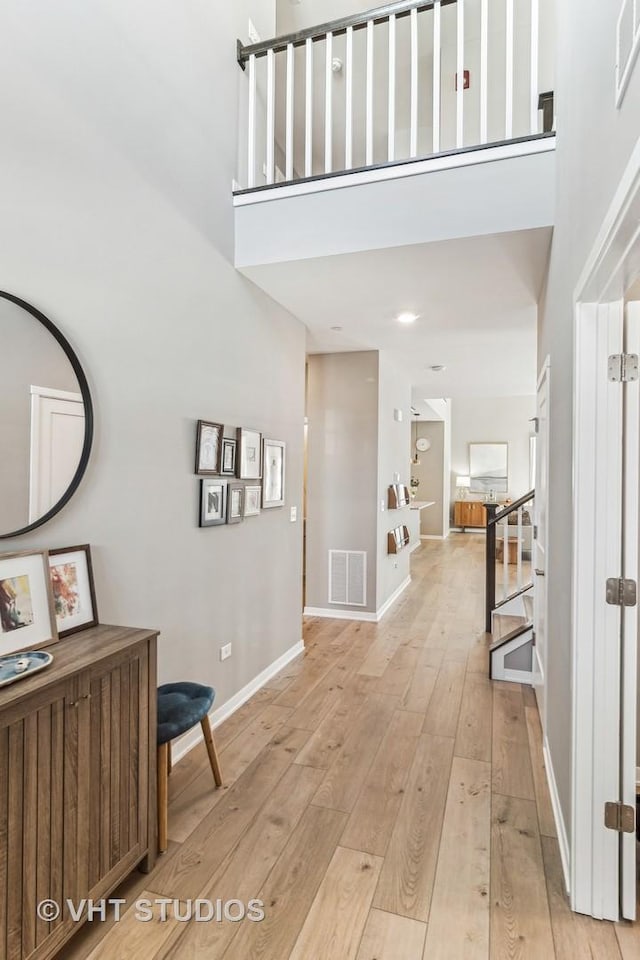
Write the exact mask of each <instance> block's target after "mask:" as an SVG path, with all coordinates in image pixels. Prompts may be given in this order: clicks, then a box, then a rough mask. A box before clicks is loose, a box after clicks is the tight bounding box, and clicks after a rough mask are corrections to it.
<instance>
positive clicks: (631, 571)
mask: <svg viewBox="0 0 640 960" xmlns="http://www.w3.org/2000/svg"><path fill="white" fill-rule="evenodd" d="M624 352H625V353H626V354H636V355H638V354H640V303H637V302H634V303H628V304H627V307H626V311H625V322H624ZM623 389H624V396H623V431H624V453H623V496H622V509H623V516H622V574H621V576H622V577H624V578H625V579H629V580H634V581H635V582H636V584H637V582H638V540H639V537H640V527H639V519H640V518H639V511H638V498H639V494H638V482H639V478H640V381H638V380H632V381H629V382H628V383H625V384H624V388H623ZM637 647H638V606H637V604H636V605H635V606H632V607H622V623H621V666H622V670H621V677H622V683H621V691H620V693H621V712H622V724H621V731H622V737H621V744H620V748H621V758H620V759H621V763H620V771H621V784H620V793H621V797H620V799H621V801H622V803H624V804H627V805H628V806H630V807H632V808H633V809H634V810H635V807H636V766H640V764H638V759H637V723H638V701H637V696H638V682H637V663H638V657H637ZM620 877H621V886H622V889H621V896H620V900H621V909H622V916H623V917H625V918H626V919H627V920H635V918H636V835H635V832H634V833H623V834H621V870H620Z"/></svg>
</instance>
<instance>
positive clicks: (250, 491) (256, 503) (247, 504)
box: [244, 484, 262, 517]
mask: <svg viewBox="0 0 640 960" xmlns="http://www.w3.org/2000/svg"><path fill="white" fill-rule="evenodd" d="M261 499H262V487H261V486H260V485H259V484H256V485H255V486H251V487H249V486H247V487H245V488H244V515H245V517H257V516H258V514H259V513H260V500H261Z"/></svg>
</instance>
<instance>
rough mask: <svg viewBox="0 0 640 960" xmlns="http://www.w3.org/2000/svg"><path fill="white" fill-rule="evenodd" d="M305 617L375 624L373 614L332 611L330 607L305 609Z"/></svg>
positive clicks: (375, 619) (376, 618)
mask: <svg viewBox="0 0 640 960" xmlns="http://www.w3.org/2000/svg"><path fill="white" fill-rule="evenodd" d="M302 615H303V616H305V617H328V618H329V619H331V620H362V621H363V622H365V623H377V622H378V617H377V614H375V613H360V612H359V611H358V610H339V609H336V610H334V609H333V608H332V607H305V608H304V610H303V611H302Z"/></svg>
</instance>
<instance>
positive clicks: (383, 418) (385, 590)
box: [377, 352, 411, 610]
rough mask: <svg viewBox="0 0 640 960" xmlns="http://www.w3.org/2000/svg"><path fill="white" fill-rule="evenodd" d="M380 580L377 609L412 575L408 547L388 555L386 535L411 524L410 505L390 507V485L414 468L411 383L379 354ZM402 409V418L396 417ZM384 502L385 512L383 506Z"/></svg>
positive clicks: (402, 480)
mask: <svg viewBox="0 0 640 960" xmlns="http://www.w3.org/2000/svg"><path fill="white" fill-rule="evenodd" d="M378 384H379V388H378V582H377V609H378V610H380V609H381V608H382V607H383V606H384V604H385V603H386V601H387V600H388V599H389V598H390V597H391V596H393V594H394V593H395V592H396V591H397V590H398V588H399V587H400V586H401V585H402V584H403V583H405V581H406V579H407V577H408V576H409V550H408V549H405V550H404V551H402V552H400V553H399V554H396V555H393V554H392V555H391V556H390V555H389V553H388V545H387V534H388V533H389V532H390V531H391V530H392V529H393V528H394V527H397V526H399V525H400V524H408V521H409V512H410V511H409V508H408V507H404V508H403V509H402V510H391V511H389V510H387V495H388V489H389V484H391V483H393V482H394V474H397V475H399V477H400V483H403V484H406V486H409V480H410V479H411V467H410V464H409V460H410V456H409V455H408V450H409V446H410V443H411V384H410V383H409V381H408V380H407V378H406V375H405V374H404V373H403V371H402V370H399V369H398V368H397V367H396V366H395V365H394V364H393V363H392V362H391V361H390V360H389V358H388V357H387V356H386V354H384V353H382V352H380V353H379V354H378ZM396 411H400V414H401V416H402V419H401V420H396V419H395V417H396ZM382 502H384V507H385V509H384V511H381V510H380V506H381V504H382Z"/></svg>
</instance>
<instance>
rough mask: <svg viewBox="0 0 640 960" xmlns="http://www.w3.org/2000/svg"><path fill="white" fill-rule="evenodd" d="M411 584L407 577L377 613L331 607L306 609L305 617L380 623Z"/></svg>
mask: <svg viewBox="0 0 640 960" xmlns="http://www.w3.org/2000/svg"><path fill="white" fill-rule="evenodd" d="M410 583H411V577H407V579H406V580H404V581H403V582H402V583H401V584H400V586H399V587H398V589H397V590H395V591H394V592H393V593H392V594H391V596H390V597H389V599H388V600H385V602H384V603H383V604H382V606H381V607H380V608H379V609H378V610H377V611H376V612H375V613H360V612H359V611H358V610H334V609H333V608H331V607H305V608H304V610H303V616H305V617H327V618H328V619H330V620H360V621H363V622H365V623H379V622H380V621H381V620H382V618H383V617H384V615H385V613H388V612H389V610H390V609H391V607H392V606H393V604H394V603H395V602H396V600H397V599H398V598H399V597H400V596H401V595H402V594H403V593H404V591H405V590H406V589H407V587H408V586H409V584H410Z"/></svg>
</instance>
